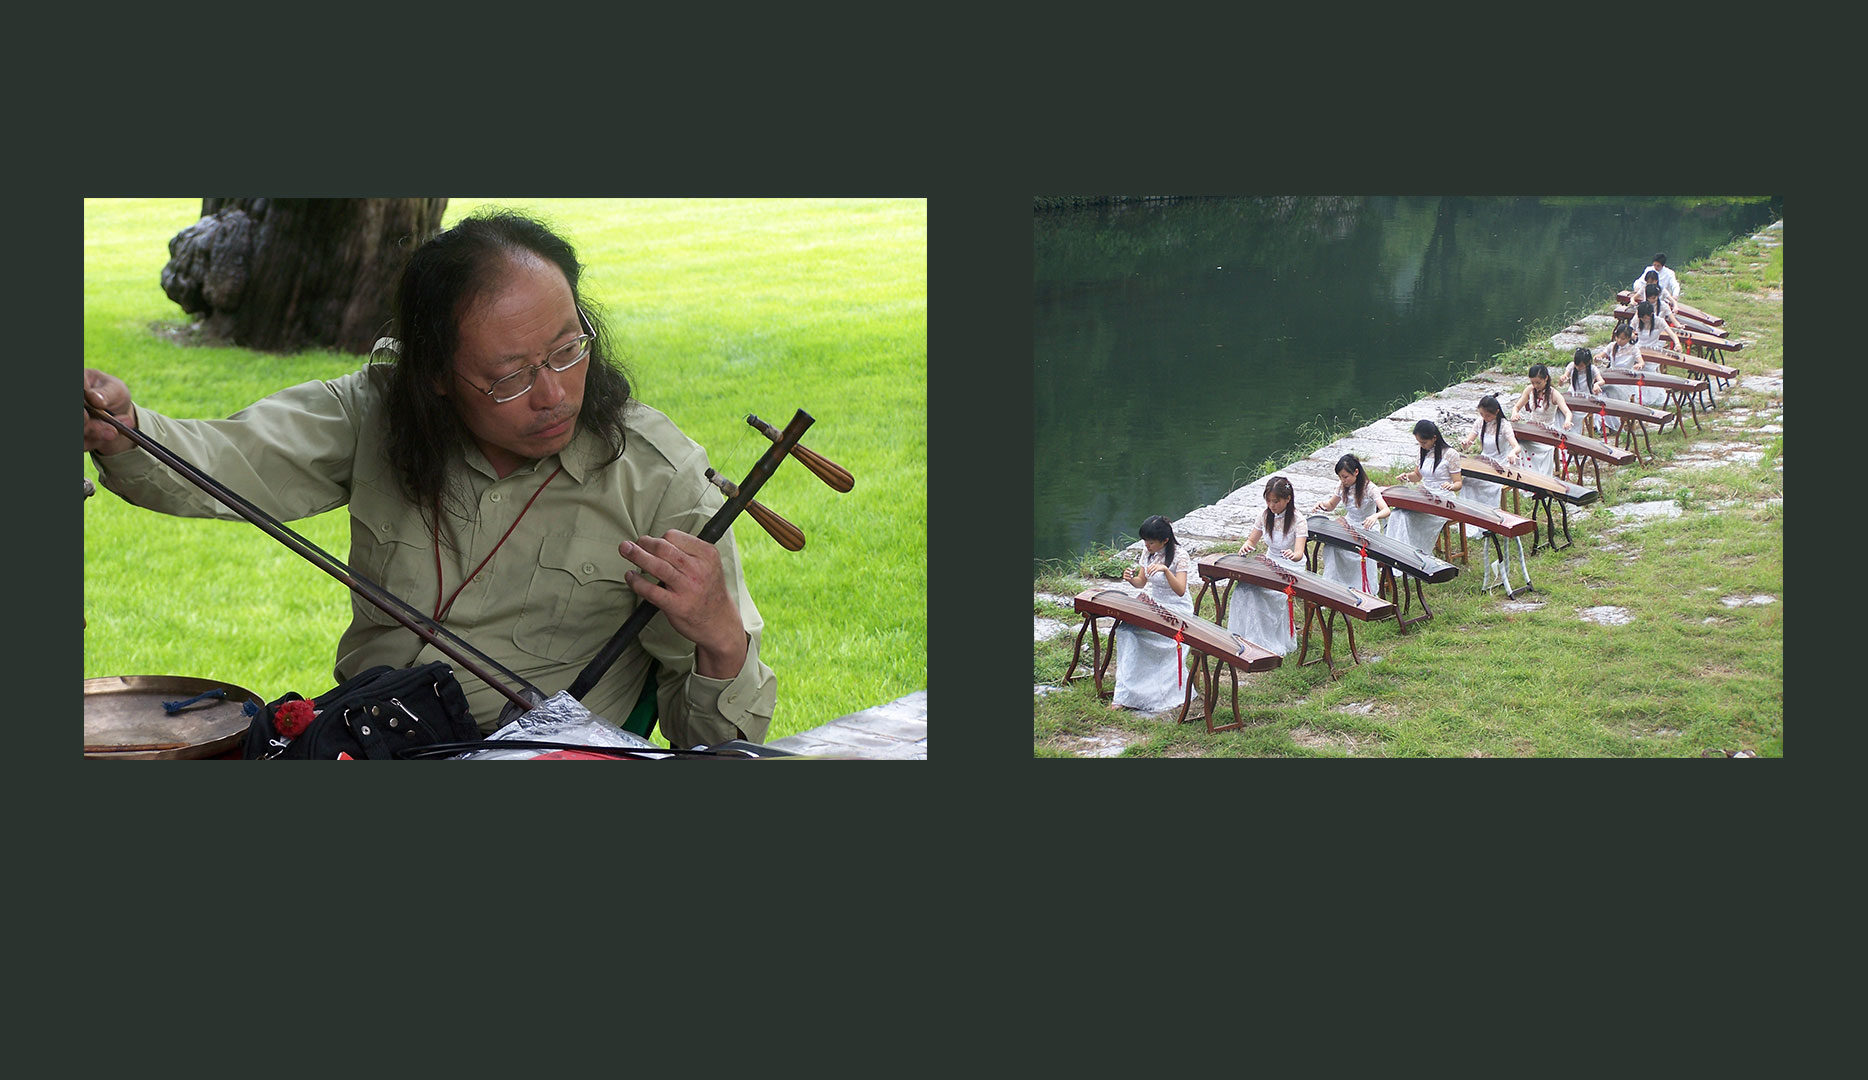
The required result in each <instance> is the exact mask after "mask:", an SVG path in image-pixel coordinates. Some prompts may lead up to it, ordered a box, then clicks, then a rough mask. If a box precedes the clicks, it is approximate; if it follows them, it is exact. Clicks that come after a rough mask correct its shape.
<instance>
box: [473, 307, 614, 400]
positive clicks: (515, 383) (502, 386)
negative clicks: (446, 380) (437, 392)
mask: <svg viewBox="0 0 1868 1080" xmlns="http://www.w3.org/2000/svg"><path fill="white" fill-rule="evenodd" d="M577 322H578V325H580V326H582V327H583V328H584V333H582V334H579V335H578V336H577V337H575V338H572V339H571V340H570V341H567V342H565V343H564V344H562V345H560V346H558V347H557V348H555V349H553V350H551V353H550V354H549V355H547V356H546V357H545V359H544V361H543V362H542V363H537V364H527V365H526V366H524V367H522V368H520V369H519V370H517V371H515V372H513V373H512V374H510V375H504V376H501V377H500V378H498V379H495V380H493V385H492V386H481V385H479V384H478V383H475V382H474V381H472V380H471V379H468V378H467V377H466V376H464V375H462V376H461V381H462V382H464V383H466V384H467V385H468V386H471V387H473V388H474V389H475V390H478V391H480V392H481V393H483V394H485V395H486V396H488V397H490V398H492V399H493V401H494V403H495V404H498V405H504V404H505V403H506V402H508V401H512V400H513V399H515V398H519V397H523V396H525V393H526V391H528V390H530V389H532V384H533V383H534V382H536V381H537V380H538V369H539V368H541V367H548V368H550V369H551V370H553V371H569V370H571V369H572V368H574V367H576V366H577V365H579V364H581V363H583V362H584V361H585V360H586V359H588V358H589V357H590V345H591V343H592V342H594V341H596V340H597V336H596V335H595V334H593V333H591V332H590V323H589V322H587V321H586V320H585V319H584V313H583V311H582V310H581V309H580V310H579V311H578V313H577ZM456 374H459V372H456Z"/></svg>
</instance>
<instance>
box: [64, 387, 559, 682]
mask: <svg viewBox="0 0 1868 1080" xmlns="http://www.w3.org/2000/svg"><path fill="white" fill-rule="evenodd" d="M84 410H85V411H86V412H88V413H90V414H91V415H92V416H95V417H97V418H98V419H99V420H104V421H107V422H108V423H109V424H110V425H111V426H112V427H114V428H116V429H117V430H118V431H119V432H121V433H122V434H123V435H124V436H125V437H127V438H128V439H129V440H130V441H131V442H134V443H135V444H136V445H138V446H140V447H142V448H143V449H144V450H147V451H148V452H149V453H150V455H151V456H152V457H154V458H155V459H156V460H157V461H160V462H162V463H163V464H164V465H167V466H168V467H169V468H171V469H173V470H175V472H176V473H178V474H179V475H180V476H181V477H182V479H184V480H187V481H188V482H189V483H191V484H193V485H194V486H196V487H198V488H200V489H201V490H202V491H204V492H206V493H207V494H208V495H210V496H212V497H213V498H214V499H215V500H216V501H217V502H219V503H221V505H223V506H225V507H227V508H228V509H229V510H232V511H233V512H234V513H236V514H238V515H240V516H241V517H242V518H245V519H246V520H247V521H249V522H251V523H252V524H254V525H257V526H259V528H260V531H262V532H264V533H265V534H266V535H268V536H270V537H272V538H273V539H274V540H277V541H279V542H280V543H282V544H284V545H285V546H286V547H287V548H289V549H291V550H292V551H293V552H295V553H296V554H298V555H299V556H301V557H303V558H304V559H305V561H307V562H309V563H311V564H312V565H313V566H315V567H317V568H318V569H320V570H322V571H324V572H325V573H327V574H329V575H331V576H332V577H334V578H336V579H337V580H338V581H341V582H343V583H344V584H345V585H346V586H348V587H349V589H350V591H351V592H353V593H355V594H356V595H358V596H360V597H362V598H363V599H365V600H367V601H369V602H370V603H371V604H373V605H375V606H376V607H377V608H378V609H380V610H381V611H382V612H383V614H385V615H388V616H389V617H390V618H392V619H394V620H396V621H397V622H399V623H401V624H402V625H403V626H405V627H407V628H408V629H409V630H410V631H411V632H413V633H414V634H415V636H416V637H418V638H421V639H422V640H423V641H424V642H427V643H428V644H430V645H433V646H434V647H435V648H436V649H437V650H439V651H440V652H441V654H442V655H443V656H446V657H447V658H448V659H449V660H452V661H453V662H454V663H456V664H458V665H460V667H461V669H462V670H463V671H466V672H468V673H469V674H471V675H473V676H474V677H475V678H477V679H479V680H480V681H481V682H483V683H485V684H487V685H488V686H490V687H492V688H493V689H495V690H497V691H499V692H500V693H501V694H502V695H504V696H505V697H506V699H507V700H509V701H511V702H512V703H513V704H514V705H516V706H518V707H519V710H520V711H521V712H524V711H529V710H530V709H531V708H532V706H533V705H535V704H537V703H538V702H541V701H544V700H545V695H544V694H543V693H541V692H540V691H539V689H538V688H537V687H535V686H533V685H532V684H531V683H529V682H526V681H525V680H524V679H523V678H520V677H519V676H518V675H517V674H515V673H514V672H512V671H511V670H510V669H508V668H506V667H505V666H504V665H502V664H501V663H500V662H499V661H497V660H495V659H493V658H492V657H490V656H488V655H486V654H485V653H483V652H481V651H480V650H478V649H476V648H474V647H473V646H472V645H470V644H468V643H467V641H466V640H465V639H463V638H461V637H460V636H459V635H457V634H455V633H454V632H453V631H452V630H449V629H448V628H447V627H445V626H442V625H441V624H440V623H439V622H437V621H435V620H434V619H432V618H430V617H429V616H427V615H424V614H422V613H421V612H420V611H418V610H416V609H415V608H414V607H413V606H411V605H410V604H408V603H407V602H405V601H404V600H403V599H402V598H401V597H399V596H397V595H396V594H394V593H392V592H390V591H389V590H388V589H385V588H383V587H382V586H381V585H378V584H376V583H375V582H373V581H371V580H369V579H368V578H365V577H362V576H360V575H358V574H354V573H352V572H351V570H350V568H349V567H347V566H345V565H344V564H343V563H342V562H339V561H338V560H337V558H336V557H335V556H333V555H331V554H330V553H329V552H327V551H325V550H324V549H323V548H321V547H319V546H318V545H316V544H314V543H312V542H311V541H309V540H307V539H305V538H304V537H303V536H300V535H299V534H298V533H296V532H294V531H293V530H292V529H290V528H288V527H287V526H286V525H285V524H284V523H282V522H281V521H279V519H277V518H275V517H273V516H272V515H271V514H268V513H267V512H266V511H264V510H261V509H260V508H259V507H257V506H255V505H253V504H252V503H250V502H248V501H247V500H246V499H245V498H244V497H242V496H241V495H240V494H239V493H238V492H236V491H234V490H233V489H232V488H229V487H227V486H226V485H225V484H222V483H221V482H220V481H218V480H216V479H214V478H213V477H212V476H209V475H208V474H207V473H205V472H202V471H201V470H200V469H198V468H196V467H195V466H194V465H192V464H190V463H189V462H188V461H187V460H186V459H184V458H182V457H181V456H180V455H178V454H176V453H175V452H174V451H172V450H170V449H169V448H168V447H166V446H163V445H162V444H161V443H159V442H157V441H156V440H154V439H152V438H150V437H149V436H148V435H145V434H143V433H142V432H140V431H138V430H136V429H135V428H132V427H130V426H129V425H127V424H125V423H124V422H123V421H121V420H118V419H117V418H116V417H114V416H112V415H110V413H108V412H106V411H104V410H103V409H100V408H98V407H97V406H95V405H92V404H91V403H90V402H88V401H87V402H85V403H84ZM87 483H88V481H87ZM444 638H445V640H444ZM469 654H471V655H472V656H473V657H475V658H476V659H469V658H468V655H469ZM482 664H484V665H485V666H484V667H483V666H482ZM488 667H490V668H493V669H495V670H497V671H498V672H499V673H500V674H501V675H504V676H505V677H506V678H508V679H511V680H512V683H513V686H517V687H518V688H519V689H517V690H515V689H513V687H512V686H508V685H506V684H505V683H504V682H501V681H500V680H499V679H496V678H494V677H493V675H492V674H491V673H490V672H489V671H488V670H487V668H488ZM520 691H524V692H526V693H530V694H533V695H536V698H535V700H532V701H528V700H526V698H525V697H523V696H521V693H520Z"/></svg>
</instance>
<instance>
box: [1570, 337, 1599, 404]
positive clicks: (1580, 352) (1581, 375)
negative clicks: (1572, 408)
mask: <svg viewBox="0 0 1868 1080" xmlns="http://www.w3.org/2000/svg"><path fill="white" fill-rule="evenodd" d="M1570 365H1571V366H1570V389H1571V390H1575V391H1578V392H1580V393H1584V394H1587V393H1588V392H1589V388H1590V387H1592V386H1594V385H1595V384H1596V354H1595V353H1592V352H1590V351H1589V350H1588V349H1586V348H1581V347H1578V348H1577V350H1576V352H1575V354H1574V355H1572V356H1571V357H1570ZM1578 379H1581V380H1582V383H1581V385H1578V384H1577V380H1578Z"/></svg>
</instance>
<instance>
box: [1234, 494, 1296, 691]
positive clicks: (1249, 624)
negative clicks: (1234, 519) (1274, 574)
mask: <svg viewBox="0 0 1868 1080" xmlns="http://www.w3.org/2000/svg"><path fill="white" fill-rule="evenodd" d="M1260 520H1261V521H1262V520H1263V519H1262V518H1261V519H1260ZM1283 524H1284V520H1283V518H1282V516H1273V517H1272V519H1271V526H1270V527H1269V528H1267V529H1266V530H1265V544H1266V545H1267V548H1268V550H1269V553H1270V555H1271V561H1272V562H1274V563H1276V564H1278V565H1279V566H1286V567H1289V568H1291V569H1292V570H1302V569H1304V551H1303V548H1302V546H1301V545H1302V543H1303V541H1302V540H1301V539H1298V538H1297V537H1296V535H1295V534H1297V533H1298V532H1299V531H1300V530H1302V529H1303V528H1304V515H1302V514H1300V513H1298V512H1296V510H1295V509H1293V510H1292V512H1291V527H1290V529H1289V530H1286V529H1284V528H1283V527H1282V526H1283ZM1293 543H1296V544H1298V545H1299V546H1298V547H1297V548H1296V551H1297V558H1295V559H1287V558H1285V557H1284V556H1283V555H1281V554H1279V553H1280V552H1282V551H1285V550H1286V549H1289V548H1291V547H1292V544H1293ZM1248 554H1258V552H1257V551H1256V550H1254V551H1252V552H1248ZM1292 610H1293V609H1292V607H1291V604H1290V603H1289V602H1288V601H1287V600H1286V598H1285V595H1284V594H1283V593H1282V592H1273V591H1271V590H1270V589H1262V588H1260V587H1258V586H1257V585H1247V584H1245V583H1243V582H1234V583H1233V588H1232V599H1231V600H1230V601H1229V602H1228V603H1227V605H1226V628H1227V629H1228V630H1231V631H1232V632H1233V633H1235V634H1237V635H1239V636H1240V637H1242V638H1244V639H1245V640H1247V641H1249V642H1251V643H1252V644H1254V645H1257V646H1260V647H1262V648H1265V649H1269V650H1271V651H1272V652H1274V653H1277V654H1278V655H1279V656H1288V655H1290V654H1291V653H1292V652H1293V651H1295V650H1296V648H1297V640H1298V634H1300V633H1302V632H1303V628H1304V613H1303V611H1302V610H1301V609H1299V610H1297V612H1296V617H1295V621H1296V623H1297V629H1296V632H1293V631H1292V629H1291V623H1292V621H1293V618H1292Z"/></svg>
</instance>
